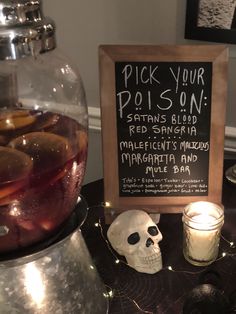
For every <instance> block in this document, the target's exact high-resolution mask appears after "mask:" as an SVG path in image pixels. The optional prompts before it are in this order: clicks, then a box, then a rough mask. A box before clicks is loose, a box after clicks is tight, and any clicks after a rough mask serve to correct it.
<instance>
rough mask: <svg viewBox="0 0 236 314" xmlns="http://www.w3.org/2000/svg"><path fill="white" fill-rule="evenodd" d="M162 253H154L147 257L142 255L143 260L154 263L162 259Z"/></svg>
mask: <svg viewBox="0 0 236 314" xmlns="http://www.w3.org/2000/svg"><path fill="white" fill-rule="evenodd" d="M160 255H161V254H160V253H158V254H153V255H150V256H145V257H142V258H141V260H142V262H143V263H149V264H152V263H156V262H158V261H159V260H160V257H161V256H160Z"/></svg>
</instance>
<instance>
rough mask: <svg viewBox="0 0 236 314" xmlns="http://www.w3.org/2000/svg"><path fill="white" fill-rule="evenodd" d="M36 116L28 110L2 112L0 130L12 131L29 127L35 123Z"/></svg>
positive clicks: (0, 114)
mask: <svg viewBox="0 0 236 314" xmlns="http://www.w3.org/2000/svg"><path fill="white" fill-rule="evenodd" d="M35 120H36V117H35V116H32V115H30V114H29V112H28V111H27V110H25V111H24V110H19V111H11V112H3V113H0V131H3V132H6V131H12V130H17V129H21V128H24V127H27V126H29V125H31V124H32V123H34V122H35Z"/></svg>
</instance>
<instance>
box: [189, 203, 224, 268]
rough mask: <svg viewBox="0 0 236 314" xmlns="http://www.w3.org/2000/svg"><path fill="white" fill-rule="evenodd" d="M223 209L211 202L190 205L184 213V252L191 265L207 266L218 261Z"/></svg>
mask: <svg viewBox="0 0 236 314" xmlns="http://www.w3.org/2000/svg"><path fill="white" fill-rule="evenodd" d="M223 223H224V211H223V208H222V207H221V206H219V205H217V204H214V203H210V202H195V203H191V204H189V205H188V206H187V207H186V208H185V209H184V213H183V226H184V229H183V230H184V233H183V252H184V256H185V258H186V260H188V261H189V262H190V263H191V264H194V265H199V266H201V265H202V266H203V265H204V266H205V265H209V264H211V263H212V262H213V261H214V260H216V258H217V256H218V251H219V240H220V231H221V227H222V225H223Z"/></svg>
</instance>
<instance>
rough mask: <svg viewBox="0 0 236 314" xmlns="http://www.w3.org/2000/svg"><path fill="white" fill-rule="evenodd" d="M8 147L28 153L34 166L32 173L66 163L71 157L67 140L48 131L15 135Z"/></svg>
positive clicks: (45, 170) (50, 169) (42, 171)
mask: <svg viewBox="0 0 236 314" xmlns="http://www.w3.org/2000/svg"><path fill="white" fill-rule="evenodd" d="M8 145H9V146H10V147H13V148H15V149H18V150H19V151H22V152H24V153H26V154H28V155H29V156H30V157H31V159H32V161H33V167H34V173H39V174H41V173H44V172H48V171H52V170H54V169H56V168H59V167H61V166H63V165H65V164H66V162H67V161H68V160H69V159H70V158H72V148H71V145H70V143H69V141H68V140H67V139H66V138H65V137H62V136H60V135H57V134H53V133H48V132H32V133H28V134H25V135H22V136H19V137H17V138H16V139H14V140H12V141H11V142H10V143H9V144H8Z"/></svg>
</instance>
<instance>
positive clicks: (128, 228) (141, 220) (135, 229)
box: [107, 210, 162, 274]
mask: <svg viewBox="0 0 236 314" xmlns="http://www.w3.org/2000/svg"><path fill="white" fill-rule="evenodd" d="M107 237H108V240H109V241H110V243H111V245H112V247H113V248H114V250H116V251H117V252H118V253H119V254H120V255H123V256H125V258H126V260H127V263H128V265H129V266H131V267H132V268H134V269H136V270H137V271H138V272H142V273H148V274H154V273H156V272H158V271H159V270H161V269H162V257H161V251H160V248H159V245H158V243H159V242H160V241H161V240H162V234H161V232H160V230H159V229H158V227H157V225H156V224H155V222H154V221H153V220H152V219H151V217H150V216H149V215H148V214H147V213H146V212H144V211H142V210H128V211H125V212H123V213H122V214H120V215H119V216H118V217H117V218H116V219H115V220H114V221H113V222H112V224H111V225H110V227H109V229H108V232H107Z"/></svg>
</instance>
